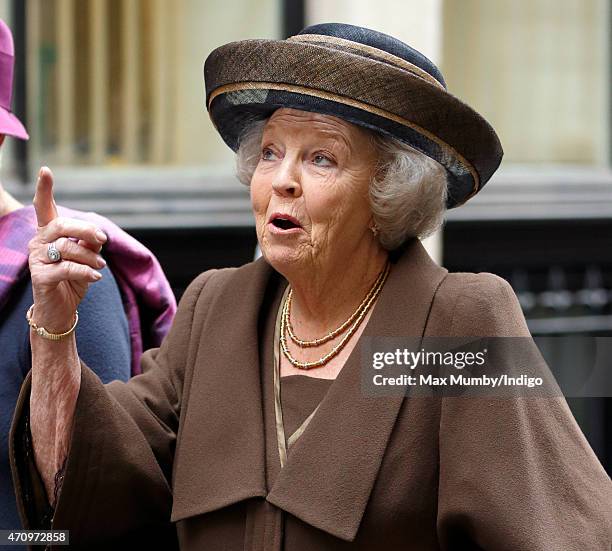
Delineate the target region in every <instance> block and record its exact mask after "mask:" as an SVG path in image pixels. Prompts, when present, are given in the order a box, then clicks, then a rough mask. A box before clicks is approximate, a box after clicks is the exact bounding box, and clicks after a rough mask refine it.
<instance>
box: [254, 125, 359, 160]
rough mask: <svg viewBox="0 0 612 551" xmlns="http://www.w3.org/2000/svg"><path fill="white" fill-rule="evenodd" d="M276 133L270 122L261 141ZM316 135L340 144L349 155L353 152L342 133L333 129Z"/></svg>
mask: <svg viewBox="0 0 612 551" xmlns="http://www.w3.org/2000/svg"><path fill="white" fill-rule="evenodd" d="M276 132H279V130H278V128H276V125H275V124H274V122H272V123H270V124H269V126H266V128H264V131H263V134H262V139H263V138H264V137H265V136H266V134H269V133H276ZM318 134H319V135H321V136H322V138H323V139H324V140H329V141H334V142H340V143H341V144H343V146H344V148H345V149H346V150H347V151H348V152H349V153H350V152H352V151H353V148H352V147H351V142H350V141H349V140H348V139H347V138H346V137H345V136H344V134H343V133H342V132H338V131H337V130H335V129H329V130H322V131H320V132H318Z"/></svg>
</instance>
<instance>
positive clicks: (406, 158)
mask: <svg viewBox="0 0 612 551" xmlns="http://www.w3.org/2000/svg"><path fill="white" fill-rule="evenodd" d="M265 125H266V120H260V121H256V122H254V123H252V124H251V125H249V126H248V127H247V129H246V130H245V131H244V132H243V134H242V135H241V137H240V140H239V147H238V152H237V154H236V175H237V176H238V179H239V180H240V182H241V183H242V184H244V185H245V186H249V185H250V183H251V178H252V177H253V173H254V172H255V169H256V168H257V164H258V163H259V159H260V158H261V138H262V135H263V130H264V127H265ZM365 131H366V132H368V133H369V134H370V138H371V140H372V143H373V145H374V147H375V148H376V150H377V151H378V165H377V167H376V170H375V173H374V177H373V178H372V181H371V182H370V208H371V209H372V217H373V220H374V222H375V223H376V226H377V227H378V230H379V232H378V236H377V237H378V240H379V241H380V244H381V245H382V247H384V248H385V249H386V250H388V251H393V250H395V249H397V248H398V247H400V246H401V245H402V244H403V243H404V242H405V241H406V240H407V239H409V238H411V237H419V238H421V239H422V238H424V237H427V236H428V235H431V234H432V233H433V232H435V231H436V230H437V229H438V228H439V227H440V226H441V225H442V223H443V221H444V214H445V212H446V196H447V187H446V186H447V181H446V171H445V170H444V168H443V167H442V165H440V164H439V163H437V162H436V161H434V160H433V159H431V158H430V157H428V156H427V155H425V154H423V153H421V152H420V151H417V150H416V149H414V148H413V147H411V146H409V145H407V144H405V143H403V142H401V141H399V140H397V139H395V138H392V137H390V136H384V135H382V134H379V133H377V132H374V131H370V130H365Z"/></svg>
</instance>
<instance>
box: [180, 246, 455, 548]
mask: <svg viewBox="0 0 612 551" xmlns="http://www.w3.org/2000/svg"><path fill="white" fill-rule="evenodd" d="M241 272H242V273H241ZM272 273H273V272H272V270H271V269H270V268H269V267H267V265H266V264H265V263H264V262H261V261H259V262H256V263H254V264H252V265H249V266H248V267H247V268H243V269H241V270H237V271H236V272H234V274H235V275H234V278H235V281H233V282H229V281H228V285H226V286H225V288H223V289H218V290H217V291H218V293H219V295H218V298H217V300H215V308H214V309H213V310H212V311H211V312H210V315H209V316H208V317H209V318H210V319H214V320H215V323H214V324H212V323H211V324H209V328H208V331H209V333H204V334H210V338H207V339H206V341H203V342H204V348H205V349H206V350H200V355H199V356H200V357H201V358H208V359H210V360H211V361H210V363H208V362H207V365H201V366H198V365H196V367H195V369H196V370H197V371H196V373H195V374H194V378H193V383H192V388H191V391H190V396H194V393H196V394H195V395H196V396H198V398H199V399H198V400H197V403H198V405H199V407H193V406H192V404H194V403H195V402H194V398H193V397H192V398H190V402H191V403H190V404H189V405H188V408H187V409H188V410H189V411H188V412H187V413H186V414H184V416H183V418H184V423H183V428H182V434H183V437H182V441H181V442H180V443H179V451H178V452H177V458H176V461H175V463H176V464H175V469H176V470H175V478H174V495H175V501H174V506H173V513H172V520H173V521H176V520H180V519H182V518H186V517H188V516H191V515H195V514H201V513H205V512H209V511H212V510H215V509H218V508H220V507H223V506H226V505H229V504H231V503H235V502H237V501H240V500H243V499H246V498H249V497H265V498H266V499H267V501H269V502H270V503H272V504H274V505H276V506H277V507H280V508H281V509H283V510H285V511H287V512H288V513H291V514H292V515H294V516H296V517H298V518H300V519H301V520H302V521H304V522H307V523H308V524H310V525H312V526H314V527H316V528H318V529H320V530H324V531H326V532H328V533H330V534H332V535H334V536H336V537H338V538H341V539H343V540H346V541H352V540H353V539H354V538H355V536H356V534H357V530H358V529H359V525H360V523H361V519H362V517H363V514H364V511H365V508H366V505H367V503H368V500H369V497H370V492H371V491H372V488H373V486H374V482H375V480H376V477H377V475H378V469H379V468H380V465H381V462H382V458H383V456H384V453H385V448H386V446H387V442H388V440H389V437H390V435H391V432H392V430H393V426H394V424H395V420H396V417H397V414H398V412H399V409H400V406H401V404H402V402H403V396H401V395H397V396H385V397H382V398H381V397H373V396H367V395H364V393H363V392H362V390H361V362H360V359H361V351H360V347H359V346H356V347H355V349H354V350H353V352H352V353H351V355H350V356H349V358H348V359H347V362H346V364H345V365H344V367H343V368H342V370H341V371H340V374H339V375H338V377H337V379H336V380H335V381H334V383H333V384H332V385H331V387H330V389H329V391H328V392H327V394H326V396H325V398H324V400H323V402H322V403H321V405H320V406H319V410H318V411H317V413H316V414H315V416H314V417H313V419H312V421H311V422H310V424H309V425H308V427H307V428H306V430H305V431H304V433H303V434H302V436H301V437H300V439H299V440H298V441H297V442H296V443H295V444H294V446H293V447H292V449H291V453H290V454H289V457H288V461H287V464H286V465H285V467H284V468H283V469H282V470H281V471H280V472H279V474H278V476H277V477H276V479H275V480H274V484H273V485H272V487H271V489H270V491H269V492H267V491H266V485H265V465H266V463H265V441H264V438H265V434H264V420H263V413H262V406H261V396H262V389H261V380H260V375H259V374H260V370H259V369H258V368H259V351H258V319H257V318H258V312H259V310H260V308H261V306H262V303H263V301H264V300H266V297H268V299H269V298H270V295H271V294H272V295H273V296H275V297H278V295H279V293H278V290H279V284H278V282H277V283H276V285H275V287H276V288H275V289H270V285H268V283H269V282H270V281H273V280H274V279H275V278H273V277H271V274H272ZM446 273H447V271H446V270H445V269H443V268H440V267H439V266H438V265H437V264H435V263H434V262H433V261H432V260H431V258H430V257H429V255H428V254H427V253H426V252H425V250H424V248H423V246H422V245H421V243H420V242H419V241H418V240H413V241H412V242H411V243H410V244H409V245H408V246H407V248H406V250H405V251H404V253H403V254H402V255H401V257H400V258H399V260H398V261H397V263H396V264H395V266H394V267H393V268H392V270H391V273H390V274H389V278H388V280H387V283H386V284H385V287H384V288H383V290H382V292H381V294H380V296H379V299H378V302H377V305H376V307H375V309H374V311H373V312H372V315H371V317H370V320H369V322H368V325H367V326H366V328H365V329H364V332H363V336H370V337H398V336H406V335H410V336H422V335H423V333H424V330H425V326H426V322H427V318H428V315H429V311H430V309H431V305H432V301H433V297H434V295H435V292H436V290H437V288H438V286H439V285H440V283H441V282H442V280H443V279H444V277H445V275H446ZM276 279H277V281H278V278H276ZM282 281H283V282H284V280H282ZM281 285H283V286H284V285H286V282H284V284H283V283H281ZM272 287H274V285H273V286H272ZM247 290H248V292H247ZM217 308H219V310H217ZM222 312H223V313H227V312H236V313H237V315H230V316H227V315H225V316H222V315H221V313H222ZM275 312H276V311H274V313H275ZM228 318H230V319H228ZM206 329H207V328H204V330H206ZM228 335H235V336H236V337H238V336H240V335H242V338H240V339H239V340H238V341H237V342H236V346H235V347H232V348H231V349H228V350H225V351H223V350H224V349H223V348H222V347H223V344H222V343H223V342H226V341H227V338H228ZM215 347H220V348H221V351H219V350H217V351H216V352H215V351H214V350H211V348H212V349H215ZM202 353H204V355H202ZM211 450H213V451H211ZM355 473H359V474H358V476H355Z"/></svg>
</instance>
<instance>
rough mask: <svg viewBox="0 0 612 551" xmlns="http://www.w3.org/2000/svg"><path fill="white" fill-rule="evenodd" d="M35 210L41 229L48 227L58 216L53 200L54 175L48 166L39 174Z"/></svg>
mask: <svg viewBox="0 0 612 551" xmlns="http://www.w3.org/2000/svg"><path fill="white" fill-rule="evenodd" d="M34 209H35V210H36V220H37V222H38V226H39V227H43V226H46V225H47V224H48V223H49V222H51V220H53V219H55V218H57V216H58V215H57V206H56V204H55V199H54V198H53V173H52V172H51V169H49V168H48V167H46V166H43V167H42V168H41V169H40V171H39V172H38V181H37V182H36V193H35V195H34Z"/></svg>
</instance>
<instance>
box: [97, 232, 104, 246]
mask: <svg viewBox="0 0 612 551" xmlns="http://www.w3.org/2000/svg"><path fill="white" fill-rule="evenodd" d="M96 237H97V239H98V241H100V242H102V243H106V234H105V233H104V232H103V231H102V230H98V231H97V232H96Z"/></svg>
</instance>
